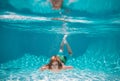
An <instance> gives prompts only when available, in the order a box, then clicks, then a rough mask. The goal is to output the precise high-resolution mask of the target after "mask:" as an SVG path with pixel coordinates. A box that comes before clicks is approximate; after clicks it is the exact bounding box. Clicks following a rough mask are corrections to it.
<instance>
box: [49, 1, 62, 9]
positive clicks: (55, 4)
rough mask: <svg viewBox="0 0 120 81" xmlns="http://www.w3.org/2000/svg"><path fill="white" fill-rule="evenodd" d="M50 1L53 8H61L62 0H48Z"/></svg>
mask: <svg viewBox="0 0 120 81" xmlns="http://www.w3.org/2000/svg"><path fill="white" fill-rule="evenodd" d="M50 1H51V3H52V6H53V9H56V10H58V9H60V8H61V6H62V2H63V0H50Z"/></svg>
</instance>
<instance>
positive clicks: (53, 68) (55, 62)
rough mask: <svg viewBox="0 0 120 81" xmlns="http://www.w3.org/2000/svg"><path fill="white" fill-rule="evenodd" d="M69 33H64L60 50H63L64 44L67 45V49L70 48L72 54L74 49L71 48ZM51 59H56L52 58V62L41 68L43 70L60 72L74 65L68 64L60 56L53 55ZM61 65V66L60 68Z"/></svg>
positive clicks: (69, 51)
mask: <svg viewBox="0 0 120 81" xmlns="http://www.w3.org/2000/svg"><path fill="white" fill-rule="evenodd" d="M66 38H67V35H64V37H63V39H62V42H61V44H60V50H59V52H63V48H64V45H66V47H67V50H68V53H69V54H70V55H72V50H71V47H70V45H69V44H68V42H67V40H66ZM51 59H54V60H50V63H49V64H48V65H45V66H43V67H41V68H40V70H41V71H44V70H50V71H52V72H59V71H61V70H67V69H72V68H73V67H72V66H66V65H65V64H64V63H63V62H62V61H61V60H60V58H59V57H58V56H53V57H52V58H51ZM59 67H60V68H59Z"/></svg>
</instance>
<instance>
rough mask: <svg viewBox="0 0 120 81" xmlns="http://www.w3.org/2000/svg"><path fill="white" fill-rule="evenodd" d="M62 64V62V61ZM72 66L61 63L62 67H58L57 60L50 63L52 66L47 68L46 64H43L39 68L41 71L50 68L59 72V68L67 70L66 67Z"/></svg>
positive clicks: (70, 67)
mask: <svg viewBox="0 0 120 81" xmlns="http://www.w3.org/2000/svg"><path fill="white" fill-rule="evenodd" d="M62 64H63V63H62ZM72 68H73V67H72V66H65V65H64V64H63V65H62V68H61V69H58V63H57V62H53V63H52V68H51V69H49V68H48V66H43V67H41V68H40V70H41V71H44V70H50V71H52V72H59V71H61V70H67V69H72Z"/></svg>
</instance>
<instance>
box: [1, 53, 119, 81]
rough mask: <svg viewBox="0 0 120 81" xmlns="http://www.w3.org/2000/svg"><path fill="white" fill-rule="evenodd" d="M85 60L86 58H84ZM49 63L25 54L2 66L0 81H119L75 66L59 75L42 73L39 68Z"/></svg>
mask: <svg viewBox="0 0 120 81" xmlns="http://www.w3.org/2000/svg"><path fill="white" fill-rule="evenodd" d="M83 58H84V57H83ZM81 60H83V59H82V58H81V59H75V60H71V61H68V64H71V65H74V64H73V63H75V64H78V63H80V62H81ZM46 63H48V58H47V57H43V56H40V57H37V56H35V55H30V54H25V56H23V57H22V58H20V59H17V60H14V61H10V62H8V63H5V64H1V67H0V75H1V76H0V80H1V81H2V80H3V81H4V80H6V81H29V80H32V81H109V80H110V81H113V80H116V81H118V80H119V79H120V78H119V76H117V75H114V76H113V74H107V73H105V72H104V71H100V70H97V71H95V70H92V69H91V70H90V69H85V68H84V69H83V68H82V69H80V68H81V67H80V66H82V64H81V63H80V64H81V65H80V66H79V67H78V66H77V65H75V66H74V69H73V70H66V71H61V72H58V73H54V72H50V71H44V72H42V71H40V70H39V68H40V67H41V66H43V65H44V64H46Z"/></svg>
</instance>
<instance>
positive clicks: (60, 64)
mask: <svg viewBox="0 0 120 81" xmlns="http://www.w3.org/2000/svg"><path fill="white" fill-rule="evenodd" d="M53 62H57V63H58V69H62V63H61V61H60V59H59V57H58V56H56V55H55V56H52V57H51V59H50V62H49V64H47V65H46V66H48V69H52V63H53Z"/></svg>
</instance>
